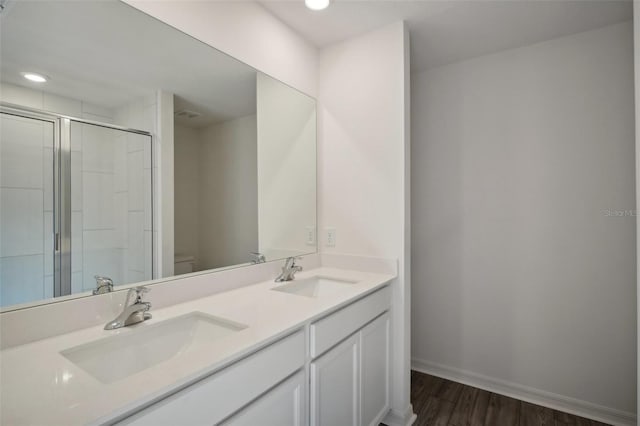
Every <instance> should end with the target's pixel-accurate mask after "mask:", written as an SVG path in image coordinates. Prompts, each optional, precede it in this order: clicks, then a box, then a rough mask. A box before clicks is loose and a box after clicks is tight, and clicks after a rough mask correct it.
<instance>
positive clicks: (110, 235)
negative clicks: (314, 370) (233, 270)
mask: <svg viewBox="0 0 640 426" xmlns="http://www.w3.org/2000/svg"><path fill="white" fill-rule="evenodd" d="M0 19H1V22H0V23H1V25H0V52H1V57H0V66H1V68H0V77H1V81H0V83H1V91H0V101H1V102H2V105H1V108H2V110H1V111H0V112H1V116H0V126H1V127H0V169H1V170H0V171H1V173H0V307H2V309H3V310H8V309H14V308H16V307H20V306H23V305H20V304H25V303H26V304H33V303H34V302H35V303H38V302H39V303H42V302H51V301H53V300H54V299H53V298H56V297H63V296H67V297H69V296H70V295H90V294H92V292H96V293H101V292H106V291H109V290H110V289H111V286H110V285H109V283H110V282H111V281H112V282H113V284H114V286H113V288H115V289H118V287H119V286H123V285H127V284H133V283H137V282H140V281H149V280H157V279H163V278H168V277H171V276H174V275H179V274H186V273H191V272H198V271H207V270H211V269H218V268H228V267H235V266H242V265H250V264H251V263H257V262H263V261H271V260H277V259H282V258H284V257H287V256H291V255H300V254H305V253H311V252H315V250H316V148H315V144H316V110H315V108H316V107H315V100H314V99H312V98H310V97H308V96H306V95H304V94H302V93H300V92H298V91H296V90H294V89H292V88H290V87H288V86H287V85H285V84H283V83H281V82H279V81H277V80H275V79H273V78H271V77H269V76H267V75H264V74H262V73H260V72H257V71H256V70H255V69H253V68H251V67H249V66H247V65H246V64H243V63H241V62H239V61H237V60H235V59H233V58H231V57H229V56H227V55H225V54H223V53H221V52H219V51H217V50H215V49H213V48H211V47H210V46H208V45H206V44H204V43H201V42H199V41H197V40H195V39H193V38H191V37H189V36H187V35H185V34H183V33H181V32H180V31H177V30H175V29H174V28H172V27H170V26H167V25H166V24H164V23H162V22H159V21H157V20H155V19H153V18H151V17H149V16H147V15H145V14H144V13H142V12H140V11H138V10H136V9H134V8H132V7H130V6H128V5H126V4H124V3H121V2H119V1H116V0H107V1H99V2H77V1H56V2H18V1H10V2H9V3H7V5H6V7H5V9H4V10H3V11H2V13H1V14H0ZM114 22H118V23H119V24H118V26H117V28H116V26H114V25H113V23H114ZM26 72H32V73H37V74H40V75H42V76H43V77H44V79H45V80H46V81H45V82H40V83H38V82H34V81H31V80H27V79H25V78H24V74H25V73H26Z"/></svg>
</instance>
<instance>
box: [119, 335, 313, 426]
mask: <svg viewBox="0 0 640 426" xmlns="http://www.w3.org/2000/svg"><path fill="white" fill-rule="evenodd" d="M305 353H306V351H305V336H304V332H303V331H298V332H296V333H294V334H292V335H290V336H288V337H285V338H283V339H281V340H279V341H277V342H275V343H273V344H271V345H269V346H267V347H266V348H264V349H262V350H260V351H258V352H256V353H254V354H252V355H249V356H248V357H246V358H244V359H242V360H240V361H238V362H236V363H235V364H232V365H230V366H229V367H226V368H224V369H223V370H221V371H219V372H217V373H215V374H213V375H211V376H209V377H206V378H204V379H202V380H200V381H198V382H196V383H195V384H192V385H190V386H189V387H187V388H185V389H183V390H182V391H179V392H177V393H175V394H173V395H170V396H168V397H167V398H164V399H162V400H161V401H159V402H157V403H155V404H153V405H151V406H149V407H147V408H145V409H143V410H142V411H139V412H138V413H136V414H134V415H133V416H131V417H127V418H126V419H124V420H122V421H120V422H119V423H116V424H118V425H136V426H141V425H149V426H161V425H167V426H175V425H213V424H219V423H221V422H223V421H225V419H228V418H230V416H232V415H234V413H236V412H238V411H240V412H241V413H242V410H244V415H239V417H237V422H238V423H237V424H246V423H243V422H246V421H247V419H251V418H253V417H252V416H256V415H260V414H264V413H269V415H270V416H271V417H270V418H272V419H274V420H275V419H277V418H279V417H278V416H280V415H282V413H284V412H285V411H287V410H288V409H291V411H297V412H299V413H302V412H304V406H303V405H302V404H303V398H302V388H298V387H295V386H293V385H291V383H298V384H299V382H300V380H302V379H300V377H301V376H304V373H303V372H301V371H303V370H302V368H303V367H304V362H305ZM291 376H292V377H293V378H294V380H293V381H290V382H286V381H285V382H284V383H289V385H291V386H293V387H289V385H287V386H285V387H281V386H278V384H279V383H281V382H283V380H286V379H287V378H289V377H291ZM284 383H283V384H284ZM263 395H267V396H269V398H265V397H262V399H261V396H263ZM229 421H230V423H228V424H235V423H233V422H232V421H231V420H229ZM260 424H263V423H262V422H261V423H260ZM264 424H269V423H264ZM276 424H277V423H276ZM287 424H292V425H295V424H296V423H295V422H294V423H287Z"/></svg>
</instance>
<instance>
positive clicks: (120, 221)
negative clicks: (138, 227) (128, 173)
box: [114, 192, 129, 248]
mask: <svg viewBox="0 0 640 426" xmlns="http://www.w3.org/2000/svg"><path fill="white" fill-rule="evenodd" d="M114 207H115V215H116V217H115V246H116V247H118V248H127V244H128V242H129V240H128V237H127V235H128V229H129V227H128V220H129V218H128V208H127V193H126V192H118V193H116V194H115V195H114Z"/></svg>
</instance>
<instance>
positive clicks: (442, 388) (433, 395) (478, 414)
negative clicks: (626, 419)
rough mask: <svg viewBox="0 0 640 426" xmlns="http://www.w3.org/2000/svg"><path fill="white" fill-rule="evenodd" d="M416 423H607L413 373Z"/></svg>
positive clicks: (537, 425)
mask: <svg viewBox="0 0 640 426" xmlns="http://www.w3.org/2000/svg"><path fill="white" fill-rule="evenodd" d="M411 403H412V404H413V411H414V412H415V413H416V414H417V415H418V420H417V421H416V423H414V426H606V425H605V424H604V423H600V422H596V421H593V420H589V419H585V418H582V417H577V416H574V415H572V414H567V413H563V412H560V411H556V410H552V409H550V408H546V407H541V406H539V405H534V404H529V403H528V402H524V401H519V400H517V399H513V398H509V397H506V396H503V395H499V394H496V393H491V392H487V391H484V390H482V389H477V388H473V387H471V386H466V385H463V384H460V383H456V382H452V381H450V380H445V379H441V378H439V377H435V376H430V375H428V374H423V373H419V372H417V371H412V372H411Z"/></svg>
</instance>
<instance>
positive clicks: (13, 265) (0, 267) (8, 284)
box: [0, 254, 44, 306]
mask: <svg viewBox="0 0 640 426" xmlns="http://www.w3.org/2000/svg"><path fill="white" fill-rule="evenodd" d="M0 282H2V286H0V306H9V305H15V304H18V303H26V302H31V301H34V300H40V299H42V298H43V297H44V292H43V285H44V273H43V259H42V255H41V254H40V255H36V256H16V257H3V258H0Z"/></svg>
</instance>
